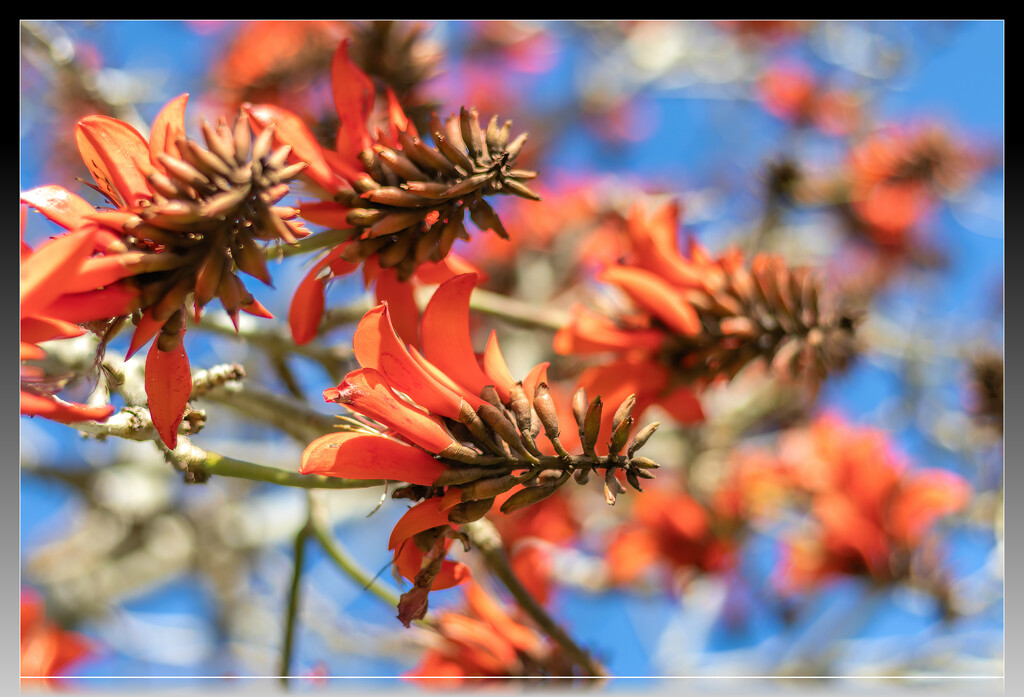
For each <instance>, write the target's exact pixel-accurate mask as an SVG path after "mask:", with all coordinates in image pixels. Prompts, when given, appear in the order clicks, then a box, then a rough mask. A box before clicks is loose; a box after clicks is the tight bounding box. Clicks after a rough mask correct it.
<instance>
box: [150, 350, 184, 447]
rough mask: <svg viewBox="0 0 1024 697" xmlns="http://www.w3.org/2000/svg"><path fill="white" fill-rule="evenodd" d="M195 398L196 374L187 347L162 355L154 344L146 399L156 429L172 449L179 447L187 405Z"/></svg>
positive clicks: (164, 352) (161, 438)
mask: <svg viewBox="0 0 1024 697" xmlns="http://www.w3.org/2000/svg"><path fill="white" fill-rule="evenodd" d="M191 394H192V373H191V371H190V370H189V363H188V356H187V355H185V345H184V343H179V344H178V346H177V347H176V348H174V349H172V350H170V351H161V350H160V346H159V344H158V342H155V341H154V342H153V345H152V346H151V347H150V349H149V354H148V355H147V357H146V396H147V397H148V398H149V413H150V415H151V416H152V417H153V426H154V427H155V428H156V430H157V433H159V434H160V440H162V441H163V442H164V445H166V446H167V447H168V448H174V447H175V446H176V445H177V444H178V424H180V423H181V420H182V418H183V417H184V416H185V405H186V404H188V398H189V395H191Z"/></svg>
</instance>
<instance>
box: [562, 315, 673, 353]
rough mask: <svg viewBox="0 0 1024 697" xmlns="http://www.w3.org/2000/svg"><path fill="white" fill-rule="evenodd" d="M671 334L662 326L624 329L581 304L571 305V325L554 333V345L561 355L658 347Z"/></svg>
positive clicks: (644, 349) (650, 349) (658, 348)
mask: <svg viewBox="0 0 1024 697" xmlns="http://www.w3.org/2000/svg"><path fill="white" fill-rule="evenodd" d="M667 338H668V335H667V334H666V333H665V332H664V331H662V330H659V329H624V328H622V327H619V326H618V325H617V324H616V323H615V322H614V321H613V320H611V319H610V318H608V317H605V316H604V315H601V314H598V313H596V312H594V311H593V310H589V309H587V308H586V307H583V306H582V305H577V306H575V307H574V308H573V309H572V317H571V319H570V322H569V324H568V325H566V326H564V327H562V328H561V329H559V330H558V331H557V332H556V333H555V338H554V339H553V341H552V348H554V350H555V353H557V354H559V355H562V356H571V355H574V354H578V353H603V352H605V351H627V350H643V351H658V350H660V349H661V346H662V344H664V343H665V340H666V339H667Z"/></svg>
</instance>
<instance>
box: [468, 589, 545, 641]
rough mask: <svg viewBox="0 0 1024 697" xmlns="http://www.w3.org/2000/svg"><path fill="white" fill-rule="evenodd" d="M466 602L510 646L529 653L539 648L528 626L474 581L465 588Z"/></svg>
mask: <svg viewBox="0 0 1024 697" xmlns="http://www.w3.org/2000/svg"><path fill="white" fill-rule="evenodd" d="M463 592H464V593H465V594H466V602H467V603H468V604H469V608H470V610H472V611H473V614H475V615H476V616H477V617H479V618H480V619H482V620H484V621H485V622H487V623H488V624H489V625H491V627H492V628H493V629H494V632H495V633H496V634H497V635H498V636H501V637H503V638H504V639H505V640H506V641H508V642H509V643H510V644H512V646H514V647H515V648H517V649H519V650H520V651H525V652H526V653H528V654H530V653H533V652H535V651H537V650H538V649H539V648H540V642H539V641H538V639H537V636H536V635H535V634H534V633H533V632H532V631H530V630H529V629H528V628H526V627H524V626H523V625H521V624H519V623H518V622H516V621H515V620H513V619H512V618H511V617H509V615H508V613H507V612H505V610H504V609H502V607H501V606H500V605H499V604H498V603H497V602H495V600H494V598H492V597H491V596H490V595H488V594H487V593H486V592H485V591H484V589H483V588H481V587H480V586H479V585H478V584H476V583H469V584H468V585H467V586H466V588H465V590H464V591H463Z"/></svg>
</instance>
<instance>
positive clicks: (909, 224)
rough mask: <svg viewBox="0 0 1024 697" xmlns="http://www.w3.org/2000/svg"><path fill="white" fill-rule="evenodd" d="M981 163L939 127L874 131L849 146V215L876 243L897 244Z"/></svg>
mask: <svg viewBox="0 0 1024 697" xmlns="http://www.w3.org/2000/svg"><path fill="white" fill-rule="evenodd" d="M981 164H982V163H981V158H980V157H979V155H978V153H976V152H974V151H973V150H972V149H970V148H968V147H966V146H964V145H963V144H961V143H958V142H956V141H955V140H954V139H953V138H952V137H951V136H950V134H949V133H948V132H947V131H945V130H944V129H943V128H941V127H938V126H924V127H918V128H888V129H882V130H879V131H877V132H875V133H872V134H870V135H869V136H868V137H866V138H864V139H863V140H862V141H860V142H859V143H857V144H856V145H855V146H854V147H853V148H852V149H851V150H850V153H849V158H848V161H847V166H846V175H845V185H846V187H847V188H848V201H849V208H848V211H849V214H850V216H851V217H852V219H853V222H854V223H855V224H856V225H857V226H858V227H859V229H861V230H862V231H864V232H865V233H866V234H867V235H868V236H869V238H870V239H872V240H874V241H875V242H876V243H877V244H879V245H882V246H883V247H889V248H902V247H904V246H905V245H906V244H907V243H908V242H909V241H910V236H911V234H912V233H913V231H914V230H915V229H916V228H918V227H919V226H920V225H921V223H922V222H923V221H924V220H925V218H926V217H927V216H928V215H930V214H931V213H932V211H933V210H934V209H935V208H936V207H937V205H938V203H939V201H940V200H941V198H942V197H943V196H945V195H948V194H949V193H951V192H955V191H958V190H960V189H962V188H963V187H964V186H966V185H967V183H968V182H969V181H970V180H971V179H972V178H973V177H974V176H976V174H977V172H978V170H979V169H980V167H981Z"/></svg>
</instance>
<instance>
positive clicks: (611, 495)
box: [604, 467, 625, 506]
mask: <svg viewBox="0 0 1024 697" xmlns="http://www.w3.org/2000/svg"><path fill="white" fill-rule="evenodd" d="M624 491H625V489H623V488H622V484H620V483H619V480H618V479H617V478H616V477H615V468H614V467H609V468H608V469H607V470H606V471H605V473H604V500H605V503H607V504H608V505H609V506H614V505H615V497H616V496H618V495H619V494H621V493H622V492H624Z"/></svg>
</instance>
